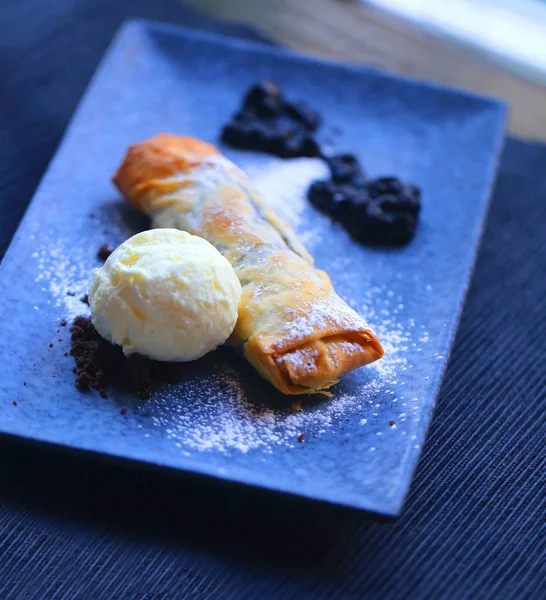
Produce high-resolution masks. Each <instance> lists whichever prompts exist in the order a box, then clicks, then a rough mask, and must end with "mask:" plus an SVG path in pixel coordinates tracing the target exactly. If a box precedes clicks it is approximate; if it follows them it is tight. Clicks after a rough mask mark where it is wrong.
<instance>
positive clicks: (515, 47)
mask: <svg viewBox="0 0 546 600" xmlns="http://www.w3.org/2000/svg"><path fill="white" fill-rule="evenodd" d="M191 4H192V5H193V6H194V7H196V8H199V9H201V10H203V11H205V12H207V13H208V14H210V15H214V16H217V17H221V18H225V19H229V20H233V21H239V22H244V23H248V24H250V25H253V26H254V27H256V28H258V29H260V30H261V31H263V32H265V33H266V34H267V35H269V36H270V37H271V38H273V39H274V40H275V41H277V42H280V43H282V44H284V45H286V46H289V47H291V48H294V49H297V50H299V51H302V52H307V53H312V54H318V55H321V56H325V57H329V58H333V59H335V60H340V61H344V62H351V63H366V64H369V65H374V66H377V67H380V68H382V69H387V70H389V71H393V72H397V73H400V74H403V75H408V76H412V77H417V78H420V79H425V80H429V81H436V82H440V83H444V84H447V85H453V86H456V87H461V88H465V89H468V90H474V91H476V92H479V93H483V94H488V95H492V96H497V97H500V98H503V99H504V100H506V101H507V102H508V103H509V104H510V108H511V121H510V129H511V131H512V132H513V133H516V134H518V135H519V136H521V137H526V138H532V139H541V140H545V139H546V106H545V105H546V103H545V102H544V99H545V97H546V96H545V89H546V88H545V86H546V2H543V0H305V1H302V0H229V1H225V0H192V1H191Z"/></svg>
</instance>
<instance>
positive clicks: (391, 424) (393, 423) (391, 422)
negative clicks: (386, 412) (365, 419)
mask: <svg viewBox="0 0 546 600" xmlns="http://www.w3.org/2000/svg"><path fill="white" fill-rule="evenodd" d="M389 425H390V426H391V427H392V426H393V425H396V421H395V420H393V419H391V420H390V421H389Z"/></svg>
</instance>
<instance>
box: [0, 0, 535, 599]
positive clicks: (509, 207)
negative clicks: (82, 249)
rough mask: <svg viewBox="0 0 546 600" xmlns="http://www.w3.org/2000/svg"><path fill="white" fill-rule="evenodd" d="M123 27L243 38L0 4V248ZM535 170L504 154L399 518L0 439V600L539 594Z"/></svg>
mask: <svg viewBox="0 0 546 600" xmlns="http://www.w3.org/2000/svg"><path fill="white" fill-rule="evenodd" d="M130 17H145V18H153V19H158V20H165V21H170V22H173V23H181V24H185V25H189V26H194V27H202V28H206V29H212V30H215V31H224V32H225V33H228V34H231V35H244V36H247V37H253V36H254V37H255V34H253V33H252V32H250V31H248V30H247V29H245V28H242V27H234V26H232V25H230V26H227V25H225V24H223V23H218V22H213V21H210V20H208V19H205V18H203V17H201V16H200V15H197V14H195V13H193V12H190V11H189V10H186V9H184V8H182V7H181V6H180V5H179V4H178V5H177V4H174V3H173V2H169V1H168V0H132V1H129V0H120V1H118V2H109V1H108V0H95V1H84V0H57V1H56V2H52V3H39V2H37V1H30V0H20V1H19V2H18V3H12V5H10V6H4V7H3V8H2V13H1V16H0V40H1V42H0V72H1V74H2V94H1V95H0V158H1V160H0V190H1V193H0V207H1V210H0V249H4V248H5V247H6V245H7V244H8V243H9V239H10V238H11V235H12V234H13V231H14V230H15V228H16V226H17V223H18V220H19V218H20V217H21V215H22V214H23V212H24V210H25V208H26V205H27V204H28V202H29V200H30V198H31V196H32V192H33V190H34V189H35V187H36V185H37V183H38V181H39V178H40V176H41V174H42V173H43V171H44V169H45V168H46V166H47V163H48V161H49V160H50V158H51V156H52V154H53V153H54V151H55V148H56V145H57V144H58V142H59V140H60V137H61V135H62V132H63V130H64V128H65V126H66V124H67V122H68V120H69V118H70V115H71V113H72V112H73V110H74V108H75V106H76V104H77V101H78V99H79V98H80V96H81V94H82V92H83V90H84V89H85V86H86V85H87V83H88V81H89V79H90V77H91V75H92V72H93V70H94V68H95V67H96V65H97V63H98V61H99V60H100V57H101V56H102V54H103V53H104V51H105V50H106V47H107V45H108V42H109V41H110V39H111V37H112V35H113V33H114V31H115V30H116V28H117V27H118V25H119V24H120V23H121V21H122V20H123V19H125V18H130ZM75 168H77V165H75ZM545 171H546V148H545V147H544V146H540V145H534V144H527V143H523V142H520V141H517V140H508V141H507V144H506V149H505V152H504V157H503V161H502V165H501V169H500V173H499V179H498V183H497V188H496V191H495V194H494V198H493V202H492V205H491V210H490V215H489V219H488V223H487V226H486V231H485V234H484V238H483V242H482V246H481V250H480V254H479V259H478V263H477V265H476V269H475V272H474V276H473V279H472V284H471V287H470V291H469V295H468V298H467V301H466V305H465V310H464V314H463V317H462V320H461V324H460V327H459V330H458V334H457V339H456V343H455V347H454V350H453V354H452V358H451V361H450V365H449V368H448V370H447V373H446V376H445V379H444V383H443V386H442V391H441V394H440V398H439V401H438V406H437V410H436V414H435V417H434V420H433V424H432V427H431V430H430V434H429V437H428V440H427V443H426V446H425V449H424V453H423V457H422V460H421V463H420V466H419V469H418V473H417V476H416V478H415V481H414V483H413V486H412V489H411V492H410V496H409V498H408V502H407V504H406V507H405V510H404V512H403V515H402V516H401V518H400V519H398V520H397V521H392V522H378V521H377V520H374V519H373V518H371V517H369V516H366V515H364V514H362V513H356V512H352V511H349V510H343V509H340V508H336V507H333V506H327V505H319V504H312V503H309V502H304V501H301V500H299V499H296V498H291V497H286V496H281V495H276V494H271V493H267V492H262V491H258V490H249V489H242V488H240V487H237V486H230V485H227V484H225V483H220V482H212V481H206V480H197V479H195V478H187V477H182V476H173V475H172V474H167V473H162V472H157V471H154V470H150V469H147V468H137V467H134V466H131V465H126V464H121V463H105V462H97V461H94V460H91V459H89V458H87V457H84V456H78V455H74V454H69V453H67V452H63V451H62V450H56V449H53V448H44V447H33V446H28V445H25V444H23V443H21V442H19V441H17V440H9V439H2V440H1V441H0V557H1V558H0V598H2V599H4V598H5V599H8V600H9V599H11V598H17V599H19V598H21V599H25V600H26V599H31V598H32V599H33V598H40V599H42V598H92V599H94V598H105V599H110V598H116V599H118V598H158V599H159V598H189V599H194V598H195V599H200V598H214V599H216V598H234V599H244V598H269V597H270V598H298V599H301V598H328V599H336V598H372V599H375V598H386V599H397V598H434V599H436V598H457V599H459V598H473V599H474V598H480V599H481V598H495V599H498V598H501V599H502V598H518V599H519V598H540V597H544V595H546V561H545V560H544V556H545V551H546V542H545V540H546V523H545V509H546V491H545V482H546V450H545V437H546V436H545V434H546V428H545V423H544V412H545V396H546V393H545V384H546V382H545V369H544V366H543V365H544V359H545V354H546V352H545V350H546V343H545V341H544V340H545V339H546V319H545V318H544V305H543V302H544V300H543V299H544V296H545V293H546V277H545V274H546V251H545V248H544V242H543V234H544V224H545V222H546V181H545V178H544V177H543V173H544V172H545ZM4 351H6V350H4ZM8 401H10V400H9V399H7V398H0V402H8Z"/></svg>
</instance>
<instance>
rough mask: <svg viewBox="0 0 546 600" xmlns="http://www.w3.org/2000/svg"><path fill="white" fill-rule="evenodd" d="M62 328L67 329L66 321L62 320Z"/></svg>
mask: <svg viewBox="0 0 546 600" xmlns="http://www.w3.org/2000/svg"><path fill="white" fill-rule="evenodd" d="M61 327H66V319H62V320H61Z"/></svg>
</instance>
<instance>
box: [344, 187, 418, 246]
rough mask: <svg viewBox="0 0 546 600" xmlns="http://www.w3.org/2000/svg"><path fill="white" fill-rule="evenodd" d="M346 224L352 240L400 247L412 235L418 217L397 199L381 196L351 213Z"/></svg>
mask: <svg viewBox="0 0 546 600" xmlns="http://www.w3.org/2000/svg"><path fill="white" fill-rule="evenodd" d="M351 217H352V218H351V221H350V223H349V226H348V228H349V231H350V233H351V235H352V237H353V238H354V239H355V240H357V241H359V242H362V243H368V244H382V245H401V244H406V243H408V242H409V241H410V240H411V238H412V237H413V236H414V234H415V230H416V228H417V218H416V217H415V216H414V215H413V214H412V213H411V212H410V211H409V210H408V209H407V206H406V205H405V204H404V203H403V202H400V201H399V199H398V198H396V197H394V196H391V195H384V196H380V197H378V198H375V199H372V200H370V201H369V202H368V204H367V206H363V207H362V209H361V210H360V211H358V212H357V211H353V212H352V214H351Z"/></svg>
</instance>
